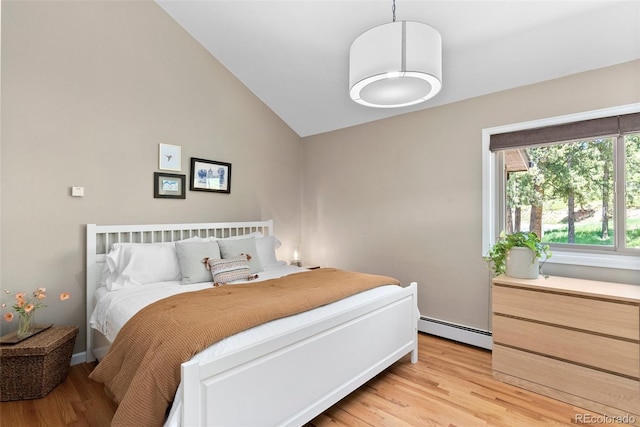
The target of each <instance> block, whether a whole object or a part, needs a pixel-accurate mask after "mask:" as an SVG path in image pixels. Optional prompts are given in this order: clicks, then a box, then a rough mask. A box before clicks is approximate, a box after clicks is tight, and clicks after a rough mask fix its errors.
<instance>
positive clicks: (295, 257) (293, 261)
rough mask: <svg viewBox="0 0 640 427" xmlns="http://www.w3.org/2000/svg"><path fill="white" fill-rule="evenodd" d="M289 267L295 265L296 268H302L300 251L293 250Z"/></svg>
mask: <svg viewBox="0 0 640 427" xmlns="http://www.w3.org/2000/svg"><path fill="white" fill-rule="evenodd" d="M291 265H295V266H298V267H301V266H302V261H300V250H299V249H294V250H293V257H292V258H291Z"/></svg>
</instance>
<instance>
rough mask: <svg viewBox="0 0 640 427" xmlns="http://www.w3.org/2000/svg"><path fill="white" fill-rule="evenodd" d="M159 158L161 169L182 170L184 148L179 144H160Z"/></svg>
mask: <svg viewBox="0 0 640 427" xmlns="http://www.w3.org/2000/svg"><path fill="white" fill-rule="evenodd" d="M158 159H159V165H158V169H160V170H165V171H176V172H180V171H181V170H182V148H181V147H180V146H179V145H169V144H158Z"/></svg>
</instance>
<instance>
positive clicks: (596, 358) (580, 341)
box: [493, 315, 640, 379]
mask: <svg viewBox="0 0 640 427" xmlns="http://www.w3.org/2000/svg"><path fill="white" fill-rule="evenodd" d="M493 342H494V343H495V344H505V345H508V346H512V347H518V348H520V349H523V350H529V351H532V352H535V353H539V354H543V355H548V356H552V357H554V358H558V359H563V360H565V361H569V362H575V363H578V364H581V365H587V366H590V367H594V368H597V369H602V370H606V371H611V372H615V373H619V374H621V375H626V376H629V377H633V378H636V379H640V345H638V342H632V341H627V340H621V339H616V338H611V337H606V336H602V335H593V334H589V333H586V332H581V331H576V330H571V329H565V328H561V327H555V326H551V325H546V324H540V323H535V322H530V321H526V320H520V319H514V318H509V317H504V316H496V315H494V316H493Z"/></svg>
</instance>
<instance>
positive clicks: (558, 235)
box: [542, 218, 640, 248]
mask: <svg viewBox="0 0 640 427" xmlns="http://www.w3.org/2000/svg"><path fill="white" fill-rule="evenodd" d="M614 234H615V230H614V229H613V228H611V232H610V233H609V236H608V237H607V238H606V239H603V238H602V236H601V233H600V226H599V225H598V224H597V223H593V222H591V223H587V224H580V225H578V226H576V243H577V244H579V245H599V246H613V236H614ZM542 240H543V241H544V242H548V243H567V226H563V227H557V228H554V229H553V230H547V231H545V233H544V237H543V238H542ZM626 247H627V248H640V219H638V218H629V219H627V232H626Z"/></svg>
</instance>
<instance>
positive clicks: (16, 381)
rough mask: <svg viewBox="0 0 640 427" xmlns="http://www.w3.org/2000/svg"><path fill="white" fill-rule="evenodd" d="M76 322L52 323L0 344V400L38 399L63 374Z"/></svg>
mask: <svg viewBox="0 0 640 427" xmlns="http://www.w3.org/2000/svg"><path fill="white" fill-rule="evenodd" d="M76 335H78V327H77V326H60V327H57V326H54V327H51V328H49V329H47V330H45V331H43V332H40V333H39V334H37V335H34V336H32V337H30V338H28V339H26V340H24V341H22V342H20V343H18V344H13V345H2V346H0V371H1V372H0V377H1V381H0V401H2V402H6V401H9V400H21V399H39V398H41V397H44V396H46V395H47V394H48V393H49V392H50V391H51V390H53V389H54V388H55V387H56V386H57V385H58V384H60V383H62V382H63V381H64V380H65V378H66V377H67V372H68V371H69V364H70V362H71V355H72V353H73V346H74V344H75V341H76Z"/></svg>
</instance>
